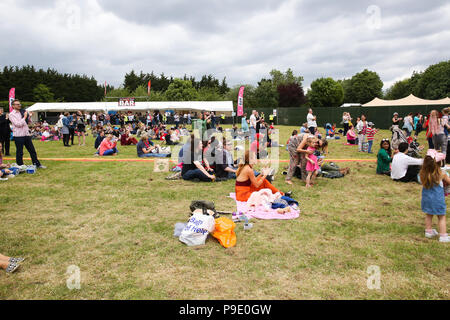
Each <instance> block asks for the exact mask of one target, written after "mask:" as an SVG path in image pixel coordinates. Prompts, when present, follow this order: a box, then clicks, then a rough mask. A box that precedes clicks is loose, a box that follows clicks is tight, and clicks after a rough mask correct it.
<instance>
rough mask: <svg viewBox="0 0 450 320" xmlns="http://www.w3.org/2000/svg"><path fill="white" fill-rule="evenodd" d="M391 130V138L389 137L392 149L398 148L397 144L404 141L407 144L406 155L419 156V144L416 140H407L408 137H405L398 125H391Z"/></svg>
mask: <svg viewBox="0 0 450 320" xmlns="http://www.w3.org/2000/svg"><path fill="white" fill-rule="evenodd" d="M391 131H392V139H391V147H392V149H398V145H399V144H400V143H402V142H406V143H407V144H408V145H409V147H408V156H410V157H413V158H421V156H420V150H419V144H418V143H417V142H415V141H411V140H409V141H408V137H406V134H405V133H404V132H403V130H402V129H400V128H399V127H398V126H394V127H392V128H391Z"/></svg>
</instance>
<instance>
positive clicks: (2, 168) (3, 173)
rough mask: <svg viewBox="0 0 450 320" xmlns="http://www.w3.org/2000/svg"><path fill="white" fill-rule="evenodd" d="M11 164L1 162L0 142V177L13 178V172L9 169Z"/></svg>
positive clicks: (0, 149) (0, 145) (0, 150)
mask: <svg viewBox="0 0 450 320" xmlns="http://www.w3.org/2000/svg"><path fill="white" fill-rule="evenodd" d="M10 167H11V166H10V165H9V164H4V163H3V153H2V144H1V143H0V179H4V180H8V178H14V177H15V176H14V174H13V172H12V171H11V170H9V168H10Z"/></svg>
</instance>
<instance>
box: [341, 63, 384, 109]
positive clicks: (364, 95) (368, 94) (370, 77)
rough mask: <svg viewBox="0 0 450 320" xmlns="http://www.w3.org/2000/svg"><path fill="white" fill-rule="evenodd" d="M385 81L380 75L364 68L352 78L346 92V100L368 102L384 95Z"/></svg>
mask: <svg viewBox="0 0 450 320" xmlns="http://www.w3.org/2000/svg"><path fill="white" fill-rule="evenodd" d="M382 89H383V81H381V79H380V76H379V75H378V74H377V73H376V72H374V71H369V70H367V69H364V71H362V72H360V73H357V74H355V75H354V76H353V77H352V78H351V79H350V83H349V86H348V88H347V92H346V93H345V99H346V102H355V103H361V104H364V103H367V102H369V101H371V100H373V99H374V98H375V97H378V98H382V97H383V90H382Z"/></svg>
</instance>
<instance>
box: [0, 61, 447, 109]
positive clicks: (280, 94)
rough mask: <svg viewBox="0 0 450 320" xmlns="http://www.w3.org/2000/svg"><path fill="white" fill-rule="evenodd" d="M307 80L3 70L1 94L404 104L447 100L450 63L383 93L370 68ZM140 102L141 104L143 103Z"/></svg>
mask: <svg viewBox="0 0 450 320" xmlns="http://www.w3.org/2000/svg"><path fill="white" fill-rule="evenodd" d="M149 81H151V95H150V96H149V97H147V85H148V82H149ZM303 81H304V79H303V77H302V76H300V75H296V74H294V72H293V70H292V69H290V68H289V69H288V70H286V71H285V72H282V71H279V70H276V69H274V70H272V71H270V73H269V75H268V77H265V78H262V79H261V80H260V81H259V82H258V83H257V85H256V86H255V85H251V84H239V85H235V86H233V87H232V88H229V87H228V84H227V82H226V78H223V79H222V80H221V81H220V80H219V79H217V78H215V77H214V76H213V75H211V74H209V75H203V76H202V77H201V78H199V79H196V78H195V77H192V76H187V75H184V77H183V78H174V77H173V76H166V75H165V74H164V73H161V74H160V75H155V74H154V72H153V71H152V72H151V73H144V72H143V71H141V72H140V73H139V74H137V73H136V72H135V71H134V70H132V71H130V72H129V73H127V74H125V77H124V82H123V85H121V86H120V87H118V88H115V87H113V86H111V85H107V87H106V92H107V95H106V97H105V94H104V92H105V87H104V85H103V84H101V85H99V84H98V83H97V81H96V80H95V79H94V78H93V77H88V76H86V75H77V74H74V75H72V74H60V73H58V72H57V71H56V70H54V69H48V70H43V69H39V70H37V69H36V68H35V67H34V66H23V67H21V68H19V67H4V68H3V71H0V95H1V96H2V97H4V99H0V100H7V97H8V92H9V89H10V88H12V87H15V88H16V91H17V96H18V97H19V98H20V99H22V100H24V101H34V102H51V101H67V102H78V101H79V102H85V101H102V100H103V101H104V100H105V99H106V100H111V99H116V97H145V98H143V100H150V101H224V100H231V101H233V102H234V103H235V105H236V102H237V95H238V92H239V88H240V87H241V86H242V85H244V86H245V94H244V106H245V107H246V108H256V109H258V108H273V109H275V108H278V107H283V108H286V107H300V106H311V107H338V106H340V105H341V104H342V103H344V102H346V103H361V104H364V103H367V102H369V101H371V100H372V99H374V98H375V97H378V98H384V99H388V100H391V99H400V98H404V97H406V96H408V95H409V94H411V93H412V94H414V95H416V96H417V97H419V98H423V99H442V98H445V97H448V96H450V60H449V61H442V62H440V63H437V64H434V65H431V66H429V67H428V68H427V69H426V70H425V71H423V72H414V73H413V74H412V76H411V77H410V78H407V79H404V80H401V81H398V82H396V83H395V84H393V85H392V86H391V87H390V88H388V89H387V90H386V91H385V92H383V82H382V80H381V79H380V76H379V75H378V74H377V73H376V72H374V71H370V70H368V69H364V70H363V71H361V72H359V73H357V74H355V75H353V76H352V77H351V78H349V79H342V80H335V79H333V78H331V77H328V78H319V79H316V80H314V81H313V82H312V83H311V86H310V89H309V90H308V92H307V93H305V92H304V89H303V84H302V83H303ZM138 100H139V99H138Z"/></svg>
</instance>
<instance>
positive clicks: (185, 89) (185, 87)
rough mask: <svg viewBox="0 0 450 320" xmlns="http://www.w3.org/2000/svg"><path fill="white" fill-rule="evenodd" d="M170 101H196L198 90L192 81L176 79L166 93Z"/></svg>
mask: <svg viewBox="0 0 450 320" xmlns="http://www.w3.org/2000/svg"><path fill="white" fill-rule="evenodd" d="M165 95H166V98H167V100H168V101H195V100H197V98H198V92H197V90H195V88H194V87H193V86H192V83H191V82H190V81H186V80H181V79H174V80H173V82H172V83H171V84H170V85H169V87H168V88H167V91H166V93H165Z"/></svg>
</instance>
